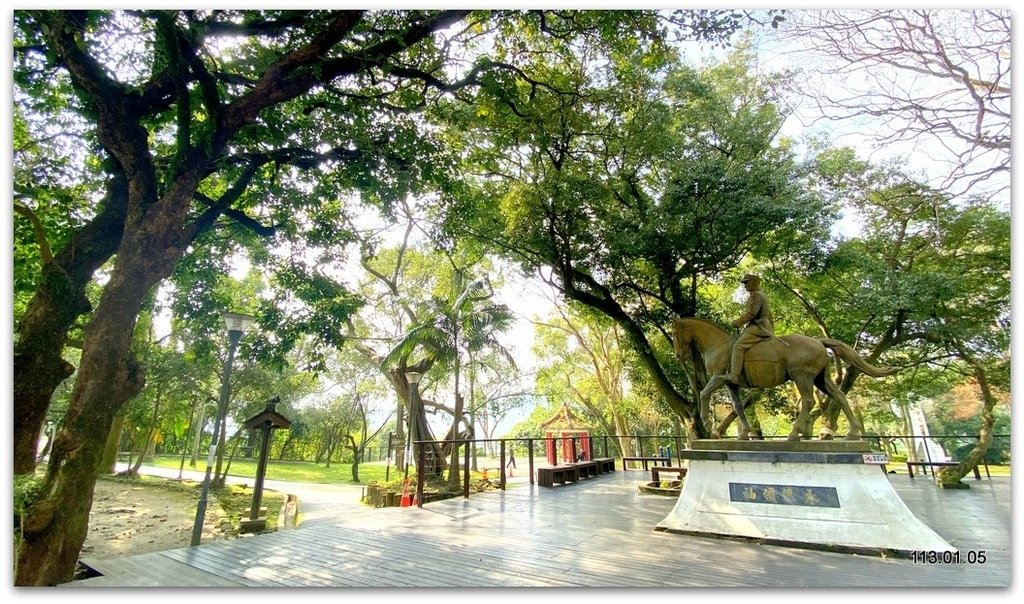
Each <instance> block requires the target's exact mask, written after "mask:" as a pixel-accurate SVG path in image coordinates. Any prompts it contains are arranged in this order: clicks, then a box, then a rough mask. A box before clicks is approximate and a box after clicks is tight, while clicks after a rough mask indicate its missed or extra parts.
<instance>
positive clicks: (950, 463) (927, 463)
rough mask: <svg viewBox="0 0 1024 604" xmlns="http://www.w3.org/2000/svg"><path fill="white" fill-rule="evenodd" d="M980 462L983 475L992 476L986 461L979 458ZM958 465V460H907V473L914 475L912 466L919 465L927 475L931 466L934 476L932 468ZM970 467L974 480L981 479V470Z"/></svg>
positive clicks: (933, 473) (933, 472)
mask: <svg viewBox="0 0 1024 604" xmlns="http://www.w3.org/2000/svg"><path fill="white" fill-rule="evenodd" d="M981 462H982V463H983V464H984V465H985V476H988V477H989V478H992V475H991V474H989V472H988V463H987V462H986V461H985V460H984V459H983V460H981ZM958 465H960V462H959V461H908V462H907V474H909V475H910V477H911V478H913V477H914V466H919V467H920V468H921V469H922V470H923V471H924V475H925V476H927V475H928V468H929V467H931V468H933V469H932V476H934V475H935V470H934V468H951V467H953V466H958ZM972 469H973V470H974V479H975V480H981V471H980V470H978V466H977V465H975V466H974V467H973V468H972Z"/></svg>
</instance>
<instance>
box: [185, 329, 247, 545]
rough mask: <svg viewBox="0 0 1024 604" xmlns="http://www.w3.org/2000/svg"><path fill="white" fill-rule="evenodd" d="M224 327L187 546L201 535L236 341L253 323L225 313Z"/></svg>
mask: <svg viewBox="0 0 1024 604" xmlns="http://www.w3.org/2000/svg"><path fill="white" fill-rule="evenodd" d="M221 317H222V318H223V319H224V325H225V326H226V327H227V329H228V357H227V359H225V360H224V378H223V381H222V382H221V385H220V402H218V403H217V417H216V418H215V419H214V422H213V440H212V441H211V442H210V453H209V455H207V457H206V475H205V477H204V478H203V487H202V489H201V490H200V492H199V505H198V507H197V508H196V520H195V523H194V524H193V525H192V541H191V543H189V546H194V545H199V541H200V540H201V539H202V535H203V520H205V518H206V500H207V496H208V495H209V493H210V470H211V469H212V467H213V458H214V456H215V455H216V454H217V445H218V444H219V443H218V439H219V438H220V429H221V425H222V424H223V422H224V418H225V415H226V413H227V409H228V398H230V396H231V365H232V364H233V363H234V360H235V350H236V349H237V348H238V341H239V340H241V339H242V334H243V333H245V332H246V331H248V330H249V329H250V328H251V327H252V324H253V322H254V318H253V317H250V316H249V315H240V314H237V313H232V312H226V313H223V314H221Z"/></svg>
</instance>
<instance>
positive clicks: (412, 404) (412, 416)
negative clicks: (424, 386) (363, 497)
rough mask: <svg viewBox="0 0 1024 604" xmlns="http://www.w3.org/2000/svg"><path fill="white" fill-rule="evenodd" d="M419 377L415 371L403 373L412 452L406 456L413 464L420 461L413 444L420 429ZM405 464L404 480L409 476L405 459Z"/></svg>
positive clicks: (417, 437)
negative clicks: (411, 459) (407, 386)
mask: <svg viewBox="0 0 1024 604" xmlns="http://www.w3.org/2000/svg"><path fill="white" fill-rule="evenodd" d="M421 377H423V374H422V373H417V372H415V371H407V372H405V379H406V381H408V382H409V427H408V430H407V432H408V434H409V442H410V443H413V446H412V451H411V452H408V453H407V455H409V454H411V455H412V457H413V463H414V464H416V463H419V459H420V458H419V448H418V446H417V445H416V444H415V442H416V441H417V440H419V439H420V429H419V428H420V425H419V424H420V409H419V383H420V378H421ZM405 464H406V465H405V467H406V473H405V475H406V478H408V476H409V472H408V467H409V460H408V458H407V459H406V461H405ZM417 470H418V471H419V472H420V473H421V474H422V473H423V468H417ZM421 478H422V477H421Z"/></svg>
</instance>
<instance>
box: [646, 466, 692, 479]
mask: <svg viewBox="0 0 1024 604" xmlns="http://www.w3.org/2000/svg"><path fill="white" fill-rule="evenodd" d="M669 472H675V473H676V474H678V475H679V480H682V479H683V477H684V476H686V468H680V467H675V466H654V467H652V468H651V481H652V482H661V474H662V473H669Z"/></svg>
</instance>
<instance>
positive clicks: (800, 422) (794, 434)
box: [787, 376, 814, 440]
mask: <svg viewBox="0 0 1024 604" xmlns="http://www.w3.org/2000/svg"><path fill="white" fill-rule="evenodd" d="M792 379H793V383H794V384H796V388H797V390H799V391H800V413H799V415H797V417H796V421H795V422H793V429H792V430H790V432H789V436H788V437H787V440H800V434H801V433H803V434H804V435H805V436H810V435H811V426H809V425H807V424H808V423H809V422H808V419H809V417H810V414H811V408H812V407H813V406H814V386H813V385H812V384H811V380H810V379H809V378H807V377H802V376H801V377H793V378H792Z"/></svg>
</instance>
